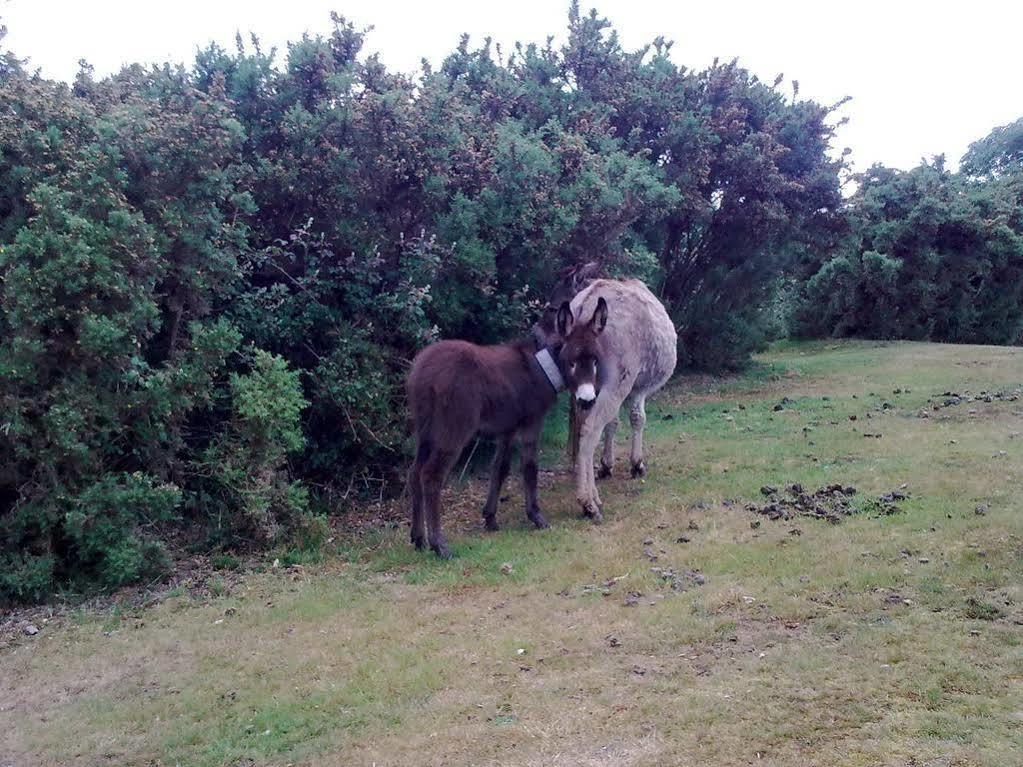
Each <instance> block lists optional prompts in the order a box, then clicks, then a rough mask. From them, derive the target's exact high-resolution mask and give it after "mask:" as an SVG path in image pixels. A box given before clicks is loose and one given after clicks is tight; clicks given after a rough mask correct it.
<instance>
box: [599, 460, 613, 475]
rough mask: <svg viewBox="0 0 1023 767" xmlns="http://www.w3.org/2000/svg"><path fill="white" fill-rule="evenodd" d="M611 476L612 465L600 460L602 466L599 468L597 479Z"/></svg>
mask: <svg viewBox="0 0 1023 767" xmlns="http://www.w3.org/2000/svg"><path fill="white" fill-rule="evenodd" d="M610 476H611V467H610V466H608V465H607V464H606V463H604V462H603V461H601V462H600V468H599V469H597V479H608V478H609V477H610Z"/></svg>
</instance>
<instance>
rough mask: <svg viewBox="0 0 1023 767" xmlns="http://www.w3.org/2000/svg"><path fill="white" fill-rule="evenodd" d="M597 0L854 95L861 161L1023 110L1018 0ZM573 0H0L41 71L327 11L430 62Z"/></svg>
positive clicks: (68, 72)
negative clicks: (467, 40) (463, 37)
mask: <svg viewBox="0 0 1023 767" xmlns="http://www.w3.org/2000/svg"><path fill="white" fill-rule="evenodd" d="M590 5H597V7H598V9H599V11H600V12H601V14H602V15H604V16H607V17H608V18H610V19H611V21H612V22H613V23H614V25H615V28H616V29H617V30H618V32H619V35H620V38H621V40H622V42H623V43H624V45H625V46H626V47H627V48H637V47H639V46H641V45H642V44H644V43H646V42H649V41H650V40H652V39H653V38H654V37H656V36H657V35H663V36H664V37H666V38H668V39H673V40H675V48H674V49H673V51H672V53H673V57H674V59H675V60H676V61H677V62H679V63H681V64H684V65H686V66H688V67H690V68H703V67H705V66H707V65H708V64H709V63H710V62H711V60H712V59H713V58H714V57H715V56H719V57H721V58H722V59H723V60H726V59H730V58H732V57H736V56H737V57H739V60H740V62H741V63H742V64H743V65H744V66H746V67H748V68H749V69H750V70H752V71H753V72H755V73H757V74H758V75H759V76H760V77H761V79H764V80H768V81H773V79H774V76H775V75H776V74H778V73H779V72H783V73H784V74H785V75H786V78H795V79H798V80H799V81H800V95H802V96H805V97H808V98H814V99H816V100H818V101H822V102H825V103H832V102H835V101H837V100H838V99H840V98H841V97H842V96H845V95H850V96H852V97H853V101H852V102H851V103H850V104H848V105H847V106H846V107H845V108H844V110H843V114H845V115H847V116H848V117H849V118H850V122H849V124H848V125H846V126H844V127H842V129H841V132H840V134H839V147H838V148H839V149H840V148H841V146H849V147H851V148H852V150H853V155H852V160H853V162H854V165H855V167H856V169H858V170H862V169H865V168H866V167H867V166H869V165H870V164H871V163H872V162H875V161H877V162H883V163H885V164H887V165H892V166H895V167H900V168H909V167H912V166H913V165H916V164H917V163H918V162H919V161H920V159H921V157H924V156H928V157H929V156H931V155H934V154H939V153H942V152H944V153H945V154H946V155H947V157H948V159H949V161H950V163H951V164H952V166H953V167H954V166H955V165H956V163H957V162H958V160H959V158H960V156H961V155H962V154H963V152H964V151H966V148H967V146H968V145H969V143H970V142H971V141H974V140H976V139H978V138H981V137H983V136H984V135H986V134H987V133H988V131H990V130H991V128H993V127H994V126H996V125H1003V124H1005V123H1007V122H1011V121H1012V120H1015V119H1017V118H1019V117H1021V116H1023V88H1021V87H1020V85H1019V80H1018V78H1019V76H1020V72H1021V66H1020V64H1021V62H1023V57H1021V55H1020V54H1021V46H1020V42H1019V40H1020V38H1019V35H1020V30H1021V29H1023V3H1021V2H1018V0H1017V1H1016V2H1012V1H1011V0H1006V1H1004V2H993V1H992V0H973V1H972V2H969V3H966V2H940V1H939V2H919V1H918V0H913V1H912V2H910V1H908V0H886V1H885V2H878V1H877V0H861V1H860V2H845V3H840V4H839V3H834V2H831V3H828V2H826V1H825V0H819V1H818V2H803V1H802V0H788V1H786V2H766V1H764V0H761V1H759V2H758V1H757V0H730V1H729V0H717V1H716V2H715V0H700V2H686V0H674V2H667V3H664V2H652V1H651V0H591V2H589V3H587V2H584V3H583V8H588V7H590ZM567 8H568V0H562V1H559V0H554V1H553V2H552V1H547V2H544V1H543V0H513V1H512V2H485V1H484V0H477V2H462V1H459V0H433V2H396V1H395V0H347V1H342V0H287V1H286V2H273V3H266V2H258V1H257V0H248V1H247V2H242V1H239V0H205V1H204V2H199V1H197V0H178V1H177V2H167V1H166V0H161V2H154V1H153V0H134V1H132V0H66V1H65V2H54V1H53V0H0V20H2V22H3V23H4V24H6V25H7V27H8V37H7V38H6V40H5V41H4V43H3V45H4V47H5V48H7V49H9V50H11V51H13V52H14V53H15V54H17V55H18V56H20V57H27V58H29V59H30V63H31V65H32V66H34V67H38V68H40V69H41V70H42V72H43V74H44V75H45V76H47V77H52V78H59V79H64V80H71V79H72V78H73V77H74V75H75V73H76V72H77V69H78V65H77V62H78V60H79V59H80V58H85V59H87V60H88V61H89V62H90V63H92V64H93V65H94V66H95V68H96V71H97V74H99V75H104V74H108V73H111V72H113V71H116V70H117V69H118V68H119V67H120V66H121V65H122V64H125V63H131V62H135V61H141V62H154V61H166V60H170V61H175V62H180V61H190V60H191V59H192V57H193V56H194V54H195V51H196V49H197V48H198V47H200V46H201V45H205V43H207V42H209V41H210V40H215V41H217V42H219V43H221V44H222V45H224V46H227V47H230V46H233V44H234V36H235V33H236V32H237V31H239V30H240V31H241V32H242V33H243V35H244V36H245V37H246V39H247V38H248V33H249V32H255V33H256V34H257V35H258V36H259V37H260V38H261V40H262V42H263V46H264V48H265V49H268V48H270V47H271V46H273V45H276V46H278V48H280V49H283V48H284V45H285V43H286V42H287V41H288V40H293V39H296V38H297V37H299V36H300V35H301V34H302V32H303V31H307V30H308V31H310V32H312V33H322V34H327V33H329V31H330V28H331V27H330V19H329V12H330V10H331V9H333V10H336V11H338V12H339V13H341V14H343V15H345V16H347V17H348V18H349V19H352V20H353V21H355V22H356V24H357V25H359V26H370V25H372V26H373V27H374V30H373V31H372V32H371V33H370V36H369V39H368V41H367V50H368V51H377V52H379V53H380V55H381V58H382V59H383V60H384V62H385V63H386V64H387V65H388V67H390V68H393V69H399V70H404V71H412V70H414V69H416V68H417V66H418V63H419V60H420V59H421V58H422V57H426V58H428V59H430V60H431V61H432V62H433V63H435V64H436V63H439V62H440V60H441V59H442V58H443V57H444V55H445V54H447V53H448V52H450V51H451V50H453V49H454V47H455V46H456V45H457V43H458V38H459V35H460V34H461V33H462V32H467V33H469V34H470V35H471V36H472V39H473V40H474V41H480V40H482V38H483V37H485V36H486V35H490V36H491V37H493V38H494V39H495V40H496V41H498V42H501V43H503V44H504V45H505V46H506V49H510V47H511V44H512V43H513V42H514V41H516V40H521V41H523V42H543V41H544V40H545V39H546V37H547V36H548V35H550V34H554V35H555V39H556V40H560V39H563V38H564V34H565V27H566V25H567Z"/></svg>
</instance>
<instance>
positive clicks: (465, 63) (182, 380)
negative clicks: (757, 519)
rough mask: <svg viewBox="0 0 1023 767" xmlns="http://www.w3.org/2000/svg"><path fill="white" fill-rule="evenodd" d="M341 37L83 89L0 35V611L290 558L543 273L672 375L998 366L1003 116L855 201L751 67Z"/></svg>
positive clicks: (504, 324)
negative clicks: (419, 399) (617, 288)
mask: <svg viewBox="0 0 1023 767" xmlns="http://www.w3.org/2000/svg"><path fill="white" fill-rule="evenodd" d="M364 37H365V32H364V31H362V30H361V29H360V28H358V27H357V26H355V25H354V24H353V23H351V22H349V21H348V20H346V19H343V18H341V17H339V16H335V15H332V16H331V28H330V30H329V33H328V34H327V35H325V36H309V35H307V36H304V37H303V38H302V39H301V40H298V41H296V42H294V43H292V44H289V46H288V48H287V51H285V52H283V53H282V56H281V58H280V59H279V60H278V59H277V58H276V57H275V55H274V54H273V53H272V52H265V51H263V50H262V49H261V47H260V45H259V43H258V41H256V40H255V39H253V40H252V41H250V42H249V43H247V44H246V43H244V42H243V41H242V40H241V38H239V40H238V44H237V46H236V48H235V50H233V51H228V50H225V49H223V48H221V47H219V46H216V45H210V46H208V47H206V48H205V49H202V50H200V52H199V53H198V55H197V56H196V59H195V61H194V62H193V63H191V64H189V65H187V66H186V65H181V64H164V65H155V66H150V67H143V66H141V65H133V66H128V67H125V68H124V69H122V70H121V71H120V72H118V73H116V74H113V75H110V76H108V77H103V78H96V77H95V76H94V75H93V73H92V71H91V70H90V68H89V67H88V66H83V68H82V70H81V72H80V73H79V75H78V77H77V78H76V80H75V81H74V83H72V84H65V83H60V82H54V81H49V80H46V79H45V78H42V77H41V76H39V75H38V74H35V73H33V72H32V71H30V70H29V69H28V68H27V67H26V66H25V65H24V64H23V63H22V62H21V61H20V60H19V59H18V58H17V57H16V56H15V55H14V54H13V53H11V52H7V51H5V50H4V49H3V47H2V46H3V41H2V37H0V105H2V107H3V109H2V110H0V111H2V114H0V180H2V183H0V409H2V415H0V603H3V602H18V601H35V600H40V599H44V598H46V597H47V596H48V595H49V594H52V593H53V592H55V591H60V590H68V591H72V592H75V591H81V590H83V589H85V590H88V589H93V588H97V587H99V588H113V587H116V586H119V585H121V584H124V583H130V582H133V581H138V580H140V579H152V578H158V577H160V574H161V573H164V572H166V570H167V568H168V567H169V565H170V552H171V550H195V551H211V550H212V551H216V550H232V549H242V548H252V547H258V546H269V545H277V544H280V543H282V542H284V541H298V542H299V543H300V545H307V546H315V545H316V542H317V541H318V540H319V539H320V538H322V537H323V536H324V535H325V530H326V526H325V522H324V515H326V514H328V513H337V512H338V511H340V510H343V509H344V508H345V507H346V504H348V503H351V502H352V501H353V499H357V498H358V497H360V493H361V492H364V491H365V490H366V489H368V488H372V490H373V492H374V494H376V493H378V492H381V488H385V490H384V491H385V492H388V493H390V492H391V491H392V490H393V491H400V487H401V484H400V480H397V479H396V477H398V476H399V475H400V473H401V471H402V469H403V468H404V466H405V463H406V458H407V451H408V449H409V442H408V435H407V433H406V416H405V406H404V402H403V399H402V397H403V393H402V386H401V384H402V380H403V377H404V374H405V372H406V370H407V365H408V362H409V360H410V359H411V357H412V356H413V355H414V354H415V352H416V351H417V350H418V349H420V348H422V347H423V346H424V345H426V344H427V343H429V342H431V341H432V340H435V339H437V338H440V337H459V338H466V339H469V340H473V341H477V342H481V343H491V342H497V341H501V340H505V339H508V338H510V337H513V336H517V335H521V334H522V333H524V332H525V331H526V330H527V329H528V327H529V325H530V323H531V320H532V319H533V318H534V317H535V316H536V313H537V311H538V309H539V307H540V306H541V305H542V304H543V302H544V299H545V298H546V292H547V291H548V290H549V289H550V288H551V286H552V285H553V284H554V282H555V280H556V278H557V275H558V274H559V272H560V271H561V270H562V269H563V268H565V267H567V266H571V265H574V264H577V263H580V262H583V261H591V260H598V261H600V262H601V264H602V265H603V268H604V270H605V271H606V273H607V274H608V275H609V276H634V277H639V278H641V279H643V280H644V281H646V282H647V283H648V284H649V285H650V286H651V287H652V288H653V289H654V291H655V292H656V293H657V294H658V295H659V296H660V297H661V298H662V300H663V301H664V303H665V305H666V307H667V309H668V311H669V313H670V314H671V317H672V319H673V321H674V322H675V324H676V326H677V327H678V330H679V360H680V368H679V369H680V370H686V369H705V370H735V369H738V368H741V367H742V366H743V365H745V364H746V363H747V361H748V360H749V358H750V355H751V354H752V353H753V352H755V351H756V350H758V349H760V348H763V346H764V345H765V344H766V343H767V342H768V341H769V340H771V339H774V338H781V337H785V336H789V335H792V336H811V337H824V336H843V335H860V336H867V337H876V338H917V339H930V340H948V341H964V342H967V341H976V342H984V343H1003V344H1010V343H1011V344H1016V343H1020V341H1021V333H1023V306H1021V305H1023V267H1021V264H1023V203H1021V201H1023V193H1021V189H1023V182H1021V179H1023V173H1021V172H1020V166H1021V158H1023V121H1018V122H1017V123H1014V124H1012V125H1010V126H1004V127H1003V128H1000V129H997V130H995V131H993V132H992V134H990V135H989V136H988V137H987V138H985V139H983V140H981V141H978V142H977V143H976V144H974V145H973V146H971V149H970V151H969V152H968V153H967V155H966V157H965V158H964V160H963V167H962V169H961V170H960V172H958V173H951V172H949V171H948V170H947V169H945V167H944V164H943V161H942V160H941V159H940V158H938V159H936V160H933V161H930V162H926V163H924V164H922V165H921V166H920V167H918V168H916V169H913V170H910V171H897V170H893V169H888V168H883V167H881V166H874V167H872V168H871V169H870V170H869V171H867V172H866V173H865V174H862V175H861V176H860V177H859V188H858V189H857V191H856V192H855V194H853V195H852V196H851V197H850V198H849V199H844V198H843V196H842V180H843V177H844V176H845V175H846V174H847V173H848V171H849V169H848V167H847V165H846V156H845V155H843V154H838V155H837V156H836V154H835V153H832V152H831V151H830V150H831V146H832V143H833V141H834V138H835V134H834V131H835V127H836V123H837V121H838V118H837V117H836V114H835V113H836V110H837V109H838V108H839V107H840V106H841V104H842V103H843V102H840V103H838V104H830V105H823V104H819V103H816V102H814V101H812V100H807V99H803V98H801V97H800V96H799V93H798V85H797V84H796V83H795V81H792V82H789V83H786V82H784V81H783V80H782V78H780V77H779V78H777V79H774V80H772V81H762V80H760V79H759V78H758V77H757V76H756V75H755V74H753V73H751V72H749V71H748V70H746V69H744V68H743V67H741V66H740V65H739V64H738V63H737V62H735V61H732V62H724V63H722V62H715V63H714V64H713V65H712V66H710V67H708V68H706V69H703V70H699V71H696V70H689V69H687V68H685V67H684V66H682V65H681V64H679V63H676V62H675V61H674V60H673V58H672V55H671V50H672V46H671V43H670V42H668V41H666V40H664V39H661V38H659V39H657V40H654V41H653V42H651V44H650V45H648V46H645V47H643V48H642V49H639V50H636V51H629V50H625V49H623V47H622V46H621V44H620V42H619V40H618V37H617V35H616V33H615V32H614V30H613V29H612V28H611V27H610V24H609V23H608V22H607V21H606V20H604V19H603V18H601V17H600V16H599V14H597V13H596V12H595V11H594V12H590V13H588V14H584V13H582V12H580V10H579V7H578V4H576V3H573V4H572V6H571V8H570V11H569V15H568V36H567V39H566V41H565V43H564V44H563V45H560V46H554V45H553V43H552V42H550V41H548V42H547V43H545V44H523V45H516V46H515V47H514V49H513V50H512V51H509V52H507V53H506V54H505V55H501V56H497V55H496V54H495V52H494V50H492V47H491V44H490V42H489V41H485V42H484V43H483V44H482V45H480V46H478V47H472V46H471V45H470V43H469V41H468V39H467V38H463V40H462V43H461V44H460V45H459V46H458V47H457V48H456V49H455V50H454V51H452V52H451V54H450V55H449V56H448V57H446V58H445V60H444V61H443V63H442V64H441V65H440V66H439V67H437V68H436V69H434V68H433V67H431V66H429V65H428V64H425V63H424V65H423V68H422V69H421V70H419V71H417V72H415V73H413V74H411V75H410V74H403V73H395V72H391V71H388V69H387V68H386V67H385V66H384V65H383V64H382V63H381V62H380V61H379V59H378V58H376V57H375V56H365V55H362V53H361V50H362V45H363V41H364Z"/></svg>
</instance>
